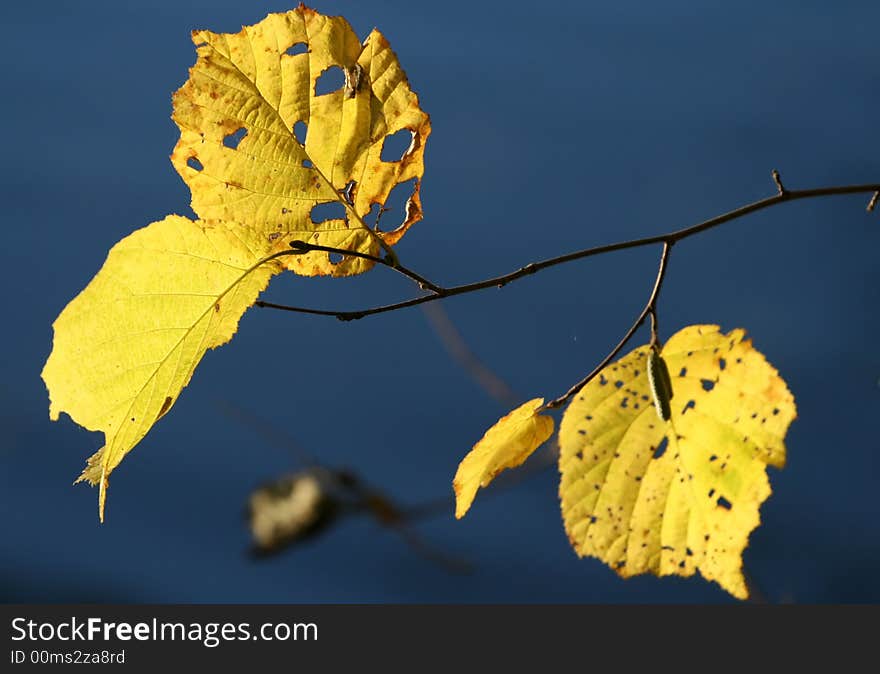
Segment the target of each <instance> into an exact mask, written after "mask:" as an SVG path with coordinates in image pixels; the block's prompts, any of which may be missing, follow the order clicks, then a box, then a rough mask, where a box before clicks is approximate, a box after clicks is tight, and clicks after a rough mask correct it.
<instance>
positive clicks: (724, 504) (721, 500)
mask: <svg viewBox="0 0 880 674" xmlns="http://www.w3.org/2000/svg"><path fill="white" fill-rule="evenodd" d="M717 503H718V506H719V507H721V508H724V509H725V510H730V509H731V508H732V507H733V504H732V503H731V502H730V501H728V500H727V499H726V498H724V497H723V496H719V497H718V501H717Z"/></svg>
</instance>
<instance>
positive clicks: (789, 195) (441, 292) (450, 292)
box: [255, 173, 880, 321]
mask: <svg viewBox="0 0 880 674" xmlns="http://www.w3.org/2000/svg"><path fill="white" fill-rule="evenodd" d="M774 182H775V183H776V185H777V194H775V195H774V196H772V197H767V198H766V199H761V200H759V201H755V202H752V203H750V204H747V205H745V206H741V207H739V208H737V209H734V210H732V211H728V212H727V213H723V214H721V215H718V216H716V217H714V218H710V219H709V220H704V221H703V222H700V223H697V224H695V225H691V226H689V227H685V228H683V229H679V230H673V231H671V232H667V233H666V234H659V235H657V236H648V237H644V238H641V239H632V240H629V241H621V242H618V243H611V244H606V245H603V246H596V247H593V248H585V249H583V250H578V251H575V252H572V253H567V254H565V255H560V256H558V257H552V258H549V259H546V260H541V261H539V262H532V263H531V264H527V265H526V266H524V267H521V268H520V269H517V270H516V271H514V272H511V273H509V274H504V275H502V276H495V277H493V278H489V279H485V280H483V281H477V282H475V283H467V284H465V285H459V286H453V287H451V288H443V287H441V286H437V285H435V284H433V283H431V282H430V281H427V279H424V278H423V277H421V276H419V275H418V274H416V273H415V272H412V271H411V270H409V269H406V268H405V267H402V266H401V265H399V264H395V263H394V262H393V261H392V262H387V261H386V260H384V259H382V258H378V257H375V256H368V255H365V254H363V253H355V252H353V251H348V250H344V249H336V248H330V247H328V246H311V244H306V245H307V246H310V247H311V249H312V250H323V251H326V252H331V253H339V254H341V255H352V256H355V257H363V258H366V259H370V260H373V261H374V262H377V263H379V264H383V265H385V266H387V267H390V268H392V269H394V270H396V271H398V272H400V273H401V274H403V275H405V276H407V277H409V278H410V279H412V280H413V281H415V282H416V283H418V284H420V286H421V287H423V288H425V289H426V290H430V291H431V294H429V295H422V296H420V297H414V298H411V299H408V300H404V301H402V302H395V303H393V304H386V305H383V306H378V307H372V308H369V309H362V310H359V311H332V310H326V309H311V308H307V307H297V306H290V305H286V304H276V303H275V302H264V301H257V302H256V303H255V304H256V306H258V307H264V308H268V309H278V310H280V311H292V312H296V313H304V314H313V315H318V316H335V317H336V318H338V319H339V320H341V321H353V320H358V319H361V318H364V317H365V316H372V315H374V314H382V313H386V312H389V311H397V310H398V309H405V308H407V307H413V306H416V305H419V304H424V303H425V302H433V301H435V300H438V299H442V298H444V297H454V296H455V295H463V294H466V293H472V292H476V291H478V290H484V289H486V288H492V287H498V288H501V287H504V286H505V285H507V284H508V283H511V282H513V281H516V280H518V279H520V278H523V277H524V276H530V275H532V274H535V273H537V272H539V271H541V270H542V269H548V268H549V267H554V266H556V265H559V264H565V263H567V262H573V261H575V260H580V259H583V258H586V257H592V256H593V255H601V254H603V253H611V252H614V251H618V250H627V249H629V248H639V247H642V246H649V245H652V244H655V243H668V244H674V243H676V242H678V241H681V240H682V239H686V238H689V237H691V236H695V235H696V234H700V233H701V232H705V231H707V230H709V229H712V228H714V227H718V226H719V225H723V224H724V223H726V222H730V221H732V220H737V219H739V218H742V217H744V216H746V215H749V214H751V213H755V212H757V211H761V210H763V209H765V208H770V207H771V206H777V205H779V204H781V203H784V202H787V201H798V200H801V199H814V198H817V197H829V196H835V195H843V194H866V193H871V194H874V198H872V204H876V201H877V196H876V195H877V193H880V184H876V183H875V184H865V185H840V186H832V187H818V188H813V189H806V190H788V189H780V186H781V185H782V182H781V179H779V176H778V173H777V174H776V176H774ZM872 204H869V205H872ZM302 252H303V251H302V250H301V249H300V250H292V251H290V252H286V251H285V252H281V253H276V254H275V255H274V256H272V257H273V258H275V257H280V256H282V255H297V254H302Z"/></svg>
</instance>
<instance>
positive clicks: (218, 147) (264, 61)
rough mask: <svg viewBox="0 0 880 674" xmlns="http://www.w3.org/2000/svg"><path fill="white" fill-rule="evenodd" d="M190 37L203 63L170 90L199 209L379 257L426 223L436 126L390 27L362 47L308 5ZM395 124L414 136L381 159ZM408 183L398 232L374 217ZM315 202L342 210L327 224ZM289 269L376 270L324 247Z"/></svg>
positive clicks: (178, 152)
mask: <svg viewBox="0 0 880 674" xmlns="http://www.w3.org/2000/svg"><path fill="white" fill-rule="evenodd" d="M193 42H194V43H195V44H196V46H197V52H198V61H197V62H196V64H195V65H194V66H193V67H192V68H191V69H190V77H189V80H188V81H187V82H186V83H185V84H184V85H183V86H182V87H181V88H180V90H178V91H177V93H176V94H175V95H174V115H173V118H174V121H175V122H176V123H177V125H178V127H179V128H180V140H179V141H178V143H177V146H176V147H175V148H174V152H173V154H172V155H171V161H172V163H173V164H174V167H175V168H176V169H177V171H178V173H180V175H181V177H182V178H183V180H184V181H185V182H186V183H187V185H189V187H190V189H191V191H192V208H193V210H194V211H195V212H196V213H197V214H198V216H199V217H201V218H202V219H206V220H225V221H235V222H239V223H242V225H243V226H246V227H249V228H251V229H253V231H255V232H258V233H259V234H260V235H261V236H262V237H263V239H264V241H265V242H266V243H267V245H270V246H271V247H272V250H280V248H283V247H285V246H287V245H288V242H289V241H290V240H291V239H300V240H304V241H307V242H308V243H312V244H319V245H324V246H331V247H335V248H345V249H347V250H354V251H358V252H361V253H368V254H371V255H377V254H379V253H380V252H381V248H386V249H387V247H388V246H390V245H392V244H395V243H397V241H398V240H399V239H400V238H401V237H402V236H403V234H404V233H405V232H406V230H407V229H408V228H409V227H410V226H411V225H412V224H414V223H415V222H417V221H419V220H420V219H421V217H422V210H421V202H420V200H419V184H420V183H419V181H420V180H421V177H422V173H423V172H424V164H423V157H424V151H425V141H426V140H427V138H428V135H429V134H430V132H431V127H430V122H429V119H428V115H427V114H426V113H424V112H423V111H422V110H421V109H420V108H419V103H418V98H417V97H416V95H415V94H414V93H413V92H412V90H411V89H410V87H409V83H408V81H407V78H406V75H405V73H404V72H403V70H402V69H401V67H400V64H399V63H398V60H397V57H396V56H395V54H394V52H392V51H391V49H390V47H389V45H388V42H387V41H386V40H385V38H384V37H383V36H382V34H381V33H379V32H378V31H376V30H374V31H373V32H372V33H370V35H369V36H368V37H367V39H366V40H365V41H364V42H363V44H361V42H360V40H359V39H358V37H357V35H356V34H355V33H354V31H353V30H352V28H351V26H350V25H349V24H348V22H347V21H346V20H345V19H344V18H342V17H328V16H323V15H321V14H318V13H317V12H315V11H314V10H312V9H309V8H308V7H305V6H304V5H300V6H299V7H298V8H297V9H295V10H293V11H290V12H286V13H283V14H270V15H269V16H267V17H266V18H265V19H264V20H263V21H261V22H260V23H258V24H256V25H253V26H245V27H243V28H242V29H241V32H239V33H212V32H210V31H207V30H201V31H195V32H194V33H193ZM334 73H335V75H336V76H337V77H338V81H339V83H340V85H341V86H340V87H339V88H338V89H337V90H335V91H332V92H329V93H324V90H323V88H322V87H321V86H319V84H318V81H319V80H320V79H321V78H322V76H325V75H326V76H327V77H332V76H333V74H334ZM343 82H344V83H343ZM298 125H300V126H301V125H304V129H305V131H304V133H305V138H304V142H300V141H302V140H303V139H302V138H299V139H298V138H297V135H296V133H295V127H297V126H298ZM398 132H401V133H404V134H409V137H410V143H409V147H408V148H407V149H406V150H405V151H404V152H403V154H402V156H401V157H391V158H389V157H388V156H387V154H386V159H390V160H389V161H383V160H382V149H383V145H384V143H385V139H386V138H387V137H389V136H392V135H394V134H396V133H398ZM301 135H302V132H300V136H301ZM410 180H413V186H412V187H411V193H410V195H409V199H408V201H407V204H406V208H405V211H406V212H405V213H402V214H401V213H395V214H389V215H387V216H385V218H383V220H382V225H386V224H387V223H389V222H392V218H394V219H395V220H394V221H393V222H394V224H393V226H392V227H390V228H384V229H386V230H387V231H379V230H378V229H377V228H375V227H374V224H375V223H373V222H367V216H368V214H369V213H370V211H371V209H373V208H374V205H375V204H379V205H380V206H381V205H382V204H384V203H385V202H386V200H387V199H388V195H389V194H390V192H391V190H392V188H394V186H395V185H398V184H400V183H403V182H406V181H410ZM319 204H332V205H334V207H335V211H336V212H335V213H332V212H331V213H330V216H331V219H324V220H321V217H322V216H320V215H319V214H318V211H316V213H315V214H312V209H313V208H315V207H316V206H318V205H319ZM342 214H344V217H342ZM326 215H327V213H324V216H326ZM267 252H271V251H267ZM284 264H285V265H286V266H287V267H288V268H290V269H292V270H293V271H295V272H297V273H299V274H304V275H318V274H333V275H334V276H348V275H351V274H357V273H360V272H363V271H366V270H367V269H369V268H370V267H372V265H373V263H372V262H371V261H369V260H364V259H361V258H355V257H347V258H345V259H343V260H342V261H341V262H339V263H337V264H333V263H332V262H331V261H330V258H329V256H328V254H327V253H325V252H311V253H308V254H306V255H301V256H297V257H290V258H287V259H286V260H285V261H284Z"/></svg>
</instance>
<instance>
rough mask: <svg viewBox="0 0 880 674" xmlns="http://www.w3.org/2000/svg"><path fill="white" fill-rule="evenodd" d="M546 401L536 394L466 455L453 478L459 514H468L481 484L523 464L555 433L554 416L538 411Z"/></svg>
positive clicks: (493, 428) (456, 511) (487, 483)
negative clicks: (535, 396)
mask: <svg viewBox="0 0 880 674" xmlns="http://www.w3.org/2000/svg"><path fill="white" fill-rule="evenodd" d="M543 404H544V399H543V398H535V399H534V400H530V401H529V402H527V403H523V404H522V405H520V406H519V407H517V408H516V409H515V410H513V411H512V412H510V413H509V414H507V415H506V416H503V417H501V419H499V420H498V421H497V422H496V423H495V425H494V426H492V428H490V429H489V430H488V431H486V434H485V435H484V436H483V437H482V439H481V440H480V441H479V442H478V443H477V444H475V445H474V447H473V449H471V451H470V452H468V454H467V456H465V457H464V459H462V461H461V463H460V464H459V465H458V471H456V473H455V479H454V480H453V482H452V486H453V489H454V490H455V516H456V517H457V518H459V519H461V518H462V517H464V516H465V514H467V511H468V510H469V509H470V507H471V504H472V503H473V502H474V497H475V496H476V495H477V490H478V489H479V488H480V487H488V486H489V483H490V482H492V480H493V479H494V478H495V476H496V475H497V474H498V473H500V472H501V471H502V470H506V469H508V468H516V467H517V466H519V465H520V464H521V463H523V462H524V461H525V460H526V459H528V458H529V456H531V455H532V453H533V452H534V451H535V450H536V449H538V447H540V446H541V445H542V444H544V442H545V441H546V440H547V438H549V437H550V436H551V435H552V434H553V417H549V416H547V415H546V414H539V413H538V411H539V409H540V407H541V405H543Z"/></svg>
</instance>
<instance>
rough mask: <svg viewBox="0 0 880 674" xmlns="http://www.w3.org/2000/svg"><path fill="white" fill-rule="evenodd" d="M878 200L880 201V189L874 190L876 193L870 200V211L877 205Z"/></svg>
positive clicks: (868, 209)
mask: <svg viewBox="0 0 880 674" xmlns="http://www.w3.org/2000/svg"><path fill="white" fill-rule="evenodd" d="M878 201H880V190H877V191H876V192H874V195H873V196H872V197H871V201H869V202H868V208H867V211H868V213H870V212H871V211H873V210H874V207H875V206H876V205H877V202H878Z"/></svg>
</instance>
